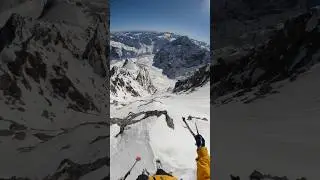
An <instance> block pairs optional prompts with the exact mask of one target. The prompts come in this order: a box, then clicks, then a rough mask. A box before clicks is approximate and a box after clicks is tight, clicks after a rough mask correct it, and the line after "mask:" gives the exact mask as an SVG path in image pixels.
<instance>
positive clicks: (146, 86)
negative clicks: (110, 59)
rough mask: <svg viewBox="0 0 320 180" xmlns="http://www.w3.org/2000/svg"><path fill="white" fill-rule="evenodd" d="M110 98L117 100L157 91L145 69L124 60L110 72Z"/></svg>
mask: <svg viewBox="0 0 320 180" xmlns="http://www.w3.org/2000/svg"><path fill="white" fill-rule="evenodd" d="M110 75H111V76H110V91H111V96H112V97H114V98H115V99H117V100H121V99H122V100H123V99H126V98H130V97H141V96H143V95H150V94H153V93H155V92H156V91H157V89H156V88H155V87H154V85H153V83H152V80H151V78H150V75H149V71H148V70H147V68H145V67H143V66H142V65H139V64H137V63H136V62H133V61H132V60H128V59H126V60H125V61H124V63H122V64H121V65H120V66H116V65H115V66H112V68H111V71H110Z"/></svg>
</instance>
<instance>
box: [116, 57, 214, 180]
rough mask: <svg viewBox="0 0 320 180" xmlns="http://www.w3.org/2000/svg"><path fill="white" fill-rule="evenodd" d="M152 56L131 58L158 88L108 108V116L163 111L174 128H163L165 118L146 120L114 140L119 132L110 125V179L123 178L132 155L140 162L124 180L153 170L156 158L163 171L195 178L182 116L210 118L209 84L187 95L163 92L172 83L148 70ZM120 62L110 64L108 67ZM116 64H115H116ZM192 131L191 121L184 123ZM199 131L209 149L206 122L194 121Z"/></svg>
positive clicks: (189, 137) (193, 148)
mask: <svg viewBox="0 0 320 180" xmlns="http://www.w3.org/2000/svg"><path fill="white" fill-rule="evenodd" d="M152 59H153V56H152V55H151V56H150V55H148V56H143V57H140V58H134V59H131V60H133V61H135V62H137V63H139V64H143V65H145V66H146V67H148V70H149V72H150V76H151V78H152V82H153V83H154V85H155V86H156V87H157V88H158V89H160V90H159V91H158V93H156V94H154V95H150V96H145V97H140V98H132V99H130V102H128V101H126V102H123V103H125V104H126V105H124V106H121V107H118V106H115V105H111V111H110V113H111V117H119V118H120V117H125V116H127V115H128V114H129V113H130V112H133V113H137V112H142V111H148V110H167V111H168V115H169V116H170V117H171V118H173V121H174V126H175V127H174V129H171V128H169V127H168V126H167V124H166V121H165V116H163V115H162V116H160V117H158V118H157V117H150V118H147V119H145V120H143V121H141V122H139V123H136V124H133V125H130V126H129V129H126V130H125V131H124V134H122V135H120V136H118V137H117V138H115V135H116V134H117V133H118V132H119V130H120V127H119V126H118V125H112V126H111V130H110V132H111V134H110V139H111V140H110V142H111V144H110V148H111V149H110V151H111V170H110V172H111V179H119V178H121V177H123V176H124V175H125V173H126V172H127V171H128V170H129V169H130V167H131V166H132V164H133V163H134V159H135V157H136V156H141V157H142V160H141V161H140V162H139V163H138V164H137V165H136V167H135V168H134V169H133V170H132V172H131V174H130V175H129V177H128V179H129V180H130V179H136V178H137V176H138V175H139V174H141V172H142V170H143V169H144V168H146V169H147V170H148V171H149V172H150V173H151V174H153V173H154V172H155V171H156V168H155V160H156V159H160V160H161V162H162V164H163V168H164V169H165V170H166V171H168V172H173V175H175V176H177V177H179V178H182V179H184V180H188V179H190V180H191V179H193V180H194V179H195V173H196V171H195V170H196V161H195V159H196V157H197V155H196V146H195V141H194V139H193V137H192V135H191V134H190V133H189V131H188V130H187V129H186V128H184V124H183V121H182V116H184V117H187V116H189V115H191V116H196V117H201V118H207V119H210V92H209V91H210V85H209V83H208V84H207V85H205V86H204V87H202V88H199V89H198V90H197V91H195V92H193V93H190V94H179V95H176V94H172V93H171V92H167V89H168V88H169V87H172V86H173V85H174V81H172V80H169V79H167V78H166V77H165V76H164V75H162V73H161V70H159V69H157V68H155V67H152ZM118 63H119V64H121V62H112V65H117V64H118ZM119 64H118V65H119ZM188 122H189V124H190V126H191V128H193V129H194V130H195V126H194V120H192V121H188ZM197 125H198V128H199V132H200V133H201V134H202V135H203V136H204V138H205V139H206V146H207V147H208V148H209V150H210V121H202V120H197Z"/></svg>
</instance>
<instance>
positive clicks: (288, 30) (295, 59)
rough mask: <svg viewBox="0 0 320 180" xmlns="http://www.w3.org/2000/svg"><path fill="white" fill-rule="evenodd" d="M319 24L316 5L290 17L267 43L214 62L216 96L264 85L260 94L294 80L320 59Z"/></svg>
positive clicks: (213, 93) (214, 89)
mask: <svg viewBox="0 0 320 180" xmlns="http://www.w3.org/2000/svg"><path fill="white" fill-rule="evenodd" d="M318 27H319V9H318V8H313V9H311V10H310V11H308V12H306V13H303V14H301V15H297V16H296V17H294V18H291V19H289V20H287V21H286V22H285V23H284V26H283V28H281V29H279V30H277V31H275V32H274V33H273V34H272V35H271V36H270V38H269V39H268V41H266V43H264V44H262V45H259V46H257V47H254V48H251V49H249V50H248V51H247V52H246V53H243V54H242V55H239V54H238V55H237V56H234V57H232V58H231V59H232V60H230V56H229V57H227V58H223V57H220V58H219V59H217V61H216V62H215V65H214V66H213V72H214V74H213V77H212V83H213V89H212V94H211V95H212V98H213V100H214V99H215V98H217V97H220V96H222V95H225V94H227V93H230V92H236V91H238V90H243V91H244V92H248V91H251V90H252V88H254V87H260V86H261V87H260V90H259V92H260V91H261V93H262V94H261V93H258V92H257V94H260V95H263V94H266V93H272V92H273V91H272V86H271V85H270V84H272V83H274V82H277V81H281V80H285V79H289V80H290V81H293V80H294V79H295V78H297V77H298V76H299V74H301V73H303V72H305V71H307V70H308V69H309V68H310V67H312V66H313V65H314V64H316V63H318V62H319V48H320V46H319V43H318V41H319V35H320V34H319V29H318ZM228 58H229V59H228ZM266 87H268V88H266ZM244 92H243V93H244ZM243 93H240V94H243Z"/></svg>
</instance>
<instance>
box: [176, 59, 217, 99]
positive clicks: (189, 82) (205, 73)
mask: <svg viewBox="0 0 320 180" xmlns="http://www.w3.org/2000/svg"><path fill="white" fill-rule="evenodd" d="M210 68H212V66H210V65H205V66H203V67H201V68H199V69H198V70H196V71H195V72H194V74H193V75H192V76H190V77H188V78H186V79H183V80H178V81H177V82H176V84H175V86H174V88H173V92H174V93H177V92H185V91H189V90H191V91H193V90H195V89H196V88H198V87H202V86H203V85H205V84H206V83H208V82H209V81H210Z"/></svg>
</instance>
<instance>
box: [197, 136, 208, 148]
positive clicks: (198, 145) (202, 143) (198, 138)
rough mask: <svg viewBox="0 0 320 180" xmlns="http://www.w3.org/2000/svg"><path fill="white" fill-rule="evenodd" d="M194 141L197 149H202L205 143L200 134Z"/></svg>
mask: <svg viewBox="0 0 320 180" xmlns="http://www.w3.org/2000/svg"><path fill="white" fill-rule="evenodd" d="M195 140H196V146H197V147H198V148H200V147H204V146H205V145H206V141H205V140H204V138H203V137H202V136H201V135H200V134H198V135H196V136H195Z"/></svg>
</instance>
